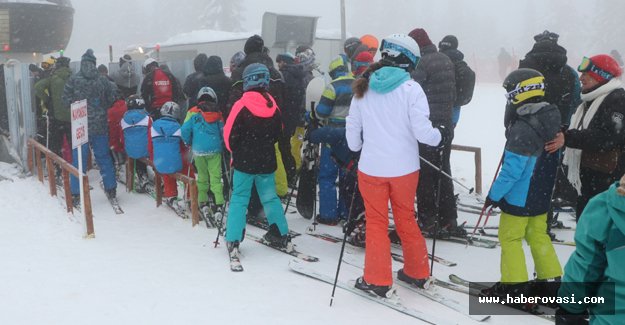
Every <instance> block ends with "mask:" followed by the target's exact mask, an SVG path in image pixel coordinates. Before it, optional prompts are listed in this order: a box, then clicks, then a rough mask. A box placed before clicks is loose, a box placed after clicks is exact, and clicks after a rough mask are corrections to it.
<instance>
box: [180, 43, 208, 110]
mask: <svg viewBox="0 0 625 325" xmlns="http://www.w3.org/2000/svg"><path fill="white" fill-rule="evenodd" d="M206 61H208V56H207V55H206V54H204V53H200V54H198V55H196V56H195V58H194V59H193V68H194V69H195V72H193V73H191V74H190V75H188V76H187V79H185V81H184V85H183V86H182V91H183V92H184V94H185V95H186V96H187V98H188V99H189V107H195V106H196V105H197V102H196V98H197V94H198V91H200V89H201V88H202V87H203V86H204V85H203V84H202V82H201V81H202V79H204V66H205V65H206Z"/></svg>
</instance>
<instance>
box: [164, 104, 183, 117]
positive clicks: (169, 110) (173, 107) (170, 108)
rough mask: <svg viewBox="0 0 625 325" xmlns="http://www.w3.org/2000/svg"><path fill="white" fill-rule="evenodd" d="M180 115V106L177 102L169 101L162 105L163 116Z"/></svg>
mask: <svg viewBox="0 0 625 325" xmlns="http://www.w3.org/2000/svg"><path fill="white" fill-rule="evenodd" d="M178 115H180V106H178V104H176V103H175V102H167V103H165V104H163V107H161V116H167V117H171V118H175V119H177V118H178Z"/></svg>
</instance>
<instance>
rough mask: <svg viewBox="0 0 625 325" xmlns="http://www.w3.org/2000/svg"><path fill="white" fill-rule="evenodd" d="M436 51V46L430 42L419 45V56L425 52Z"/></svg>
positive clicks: (425, 53) (422, 55)
mask: <svg viewBox="0 0 625 325" xmlns="http://www.w3.org/2000/svg"><path fill="white" fill-rule="evenodd" d="M436 52H438V49H437V48H436V45H434V44H430V45H426V46H423V47H421V57H424V56H426V55H427V54H432V53H436Z"/></svg>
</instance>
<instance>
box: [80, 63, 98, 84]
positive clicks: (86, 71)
mask: <svg viewBox="0 0 625 325" xmlns="http://www.w3.org/2000/svg"><path fill="white" fill-rule="evenodd" d="M80 74H81V75H82V76H83V77H85V79H96V78H97V77H98V76H99V75H100V72H98V69H97V68H96V66H95V62H92V61H86V60H82V61H80Z"/></svg>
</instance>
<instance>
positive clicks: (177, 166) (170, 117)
mask: <svg viewBox="0 0 625 325" xmlns="http://www.w3.org/2000/svg"><path fill="white" fill-rule="evenodd" d="M160 115H161V116H162V117H161V118H160V119H158V120H156V121H154V122H153V123H152V127H151V128H150V139H151V141H150V147H149V148H151V150H150V152H151V154H152V162H153V163H154V169H156V171H157V172H158V173H159V174H163V184H164V186H163V187H164V191H163V199H164V200H165V203H166V204H167V205H168V206H169V207H171V208H172V209H174V210H176V211H177V212H178V211H182V210H184V209H185V206H184V205H181V204H178V205H177V206H176V205H175V204H176V201H177V198H178V186H177V184H176V178H175V177H174V176H173V174H175V173H178V172H183V173H184V174H186V175H187V176H189V177H194V175H193V168H191V166H190V165H189V164H188V162H187V161H186V159H185V157H186V156H187V155H186V150H185V148H184V144H183V143H182V137H181V130H180V128H181V126H180V122H178V118H177V117H178V116H180V106H178V104H176V103H174V102H166V103H165V104H163V107H161V110H160ZM184 195H185V196H186V195H188V193H185V194H184Z"/></svg>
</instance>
